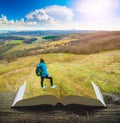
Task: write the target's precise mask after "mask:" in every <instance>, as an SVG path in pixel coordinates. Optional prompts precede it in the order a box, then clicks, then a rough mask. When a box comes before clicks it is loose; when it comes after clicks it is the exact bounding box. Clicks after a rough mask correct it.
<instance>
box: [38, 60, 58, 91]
mask: <svg viewBox="0 0 120 123" xmlns="http://www.w3.org/2000/svg"><path fill="white" fill-rule="evenodd" d="M37 67H39V68H40V69H41V75H40V77H41V81H40V82H41V88H42V89H45V88H46V86H44V85H43V82H44V79H45V78H46V79H50V85H51V88H56V85H54V84H53V78H52V77H51V76H50V75H49V73H48V71H47V65H46V63H45V61H44V59H43V58H40V63H39V64H38V65H37Z"/></svg>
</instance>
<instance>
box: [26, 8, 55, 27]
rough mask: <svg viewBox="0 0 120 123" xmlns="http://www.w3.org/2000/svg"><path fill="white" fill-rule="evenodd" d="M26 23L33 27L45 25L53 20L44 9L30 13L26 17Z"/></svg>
mask: <svg viewBox="0 0 120 123" xmlns="http://www.w3.org/2000/svg"><path fill="white" fill-rule="evenodd" d="M26 19H27V21H26V22H27V23H28V24H29V23H30V24H32V23H33V25H34V24H35V23H36V24H46V23H52V22H53V21H54V19H53V18H52V17H51V16H49V15H47V14H46V12H45V10H44V9H38V10H35V11H33V12H30V13H29V14H28V15H26Z"/></svg>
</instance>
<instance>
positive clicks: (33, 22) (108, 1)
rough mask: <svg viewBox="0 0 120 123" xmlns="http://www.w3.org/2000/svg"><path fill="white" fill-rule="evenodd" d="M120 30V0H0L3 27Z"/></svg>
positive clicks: (10, 28) (1, 26) (0, 15)
mask: <svg viewBox="0 0 120 123" xmlns="http://www.w3.org/2000/svg"><path fill="white" fill-rule="evenodd" d="M65 29H67V30H69V29H77V30H120V0H0V30H65Z"/></svg>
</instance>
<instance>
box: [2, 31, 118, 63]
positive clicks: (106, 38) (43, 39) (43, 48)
mask: <svg viewBox="0 0 120 123" xmlns="http://www.w3.org/2000/svg"><path fill="white" fill-rule="evenodd" d="M74 32H75V33H74ZM74 32H72V31H50V30H49V31H34V32H33V31H26V32H25V31H23V32H10V33H9V34H8V33H6V34H4V35H0V59H1V60H2V59H4V60H7V61H8V62H11V61H14V60H15V59H17V58H18V57H25V56H31V55H37V54H44V53H75V54H92V53H98V52H102V51H110V50H120V31H100V32H86V33H83V32H82V33H81V31H74ZM18 34H19V35H18ZM24 34H25V35H24ZM30 34H31V35H30ZM37 34H38V35H37ZM48 34H49V35H48ZM35 35H37V36H35ZM41 35H42V36H41Z"/></svg>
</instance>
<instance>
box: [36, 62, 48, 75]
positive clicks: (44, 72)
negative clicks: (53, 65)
mask: <svg viewBox="0 0 120 123" xmlns="http://www.w3.org/2000/svg"><path fill="white" fill-rule="evenodd" d="M37 66H38V67H41V71H42V74H41V77H48V76H49V73H48V71H47V65H46V63H45V62H41V63H39V64H38V65H37Z"/></svg>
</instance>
